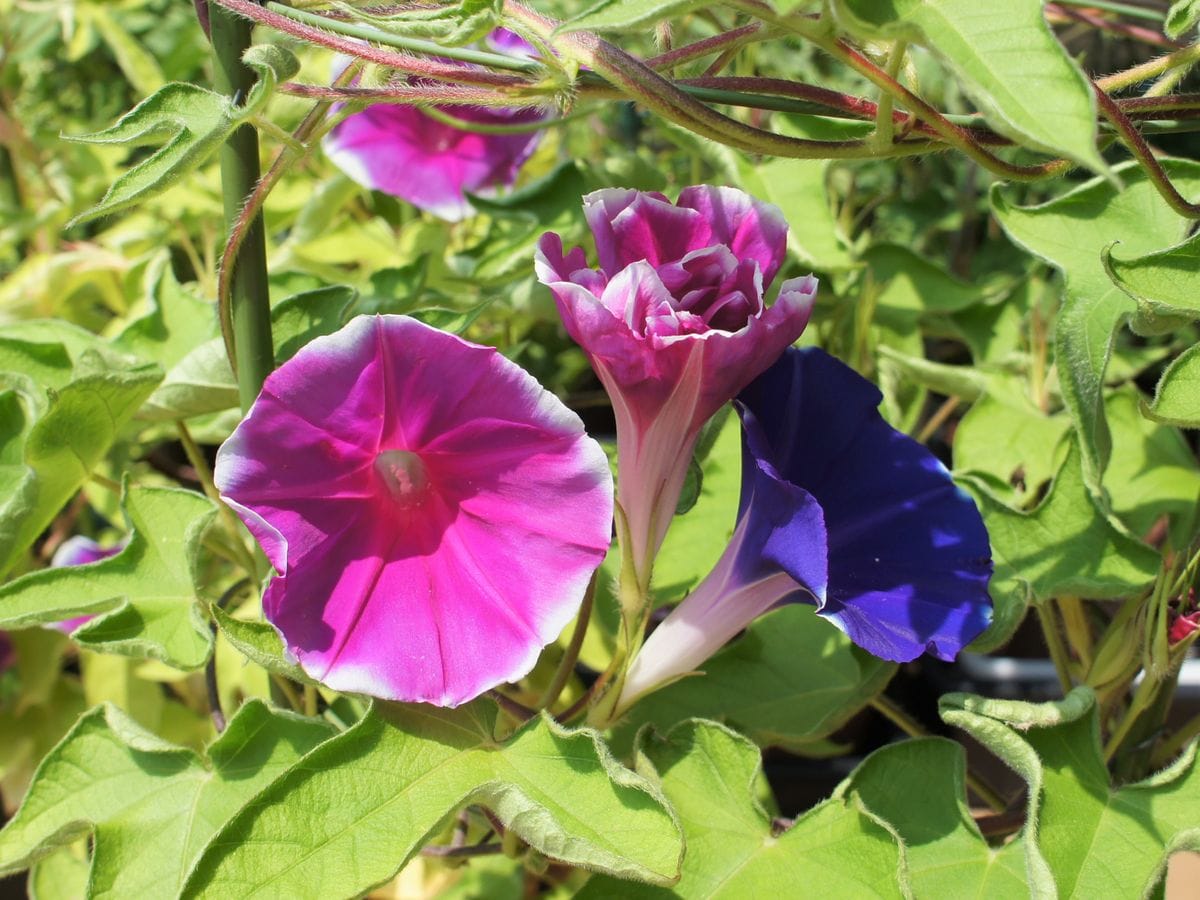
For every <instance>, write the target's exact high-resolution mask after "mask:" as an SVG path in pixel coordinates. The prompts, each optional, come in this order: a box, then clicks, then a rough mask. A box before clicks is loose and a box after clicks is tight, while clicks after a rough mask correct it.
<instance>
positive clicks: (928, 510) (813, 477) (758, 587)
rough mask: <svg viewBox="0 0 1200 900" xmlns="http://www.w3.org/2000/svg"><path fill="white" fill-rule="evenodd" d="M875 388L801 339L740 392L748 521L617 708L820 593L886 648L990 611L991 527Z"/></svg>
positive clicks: (837, 613)
mask: <svg viewBox="0 0 1200 900" xmlns="http://www.w3.org/2000/svg"><path fill="white" fill-rule="evenodd" d="M881 399H882V396H881V395H880V393H879V390H878V389H877V388H876V387H875V386H874V385H873V384H871V383H870V382H869V381H867V380H866V379H864V378H862V377H861V376H860V375H858V374H857V373H856V372H854V371H853V370H852V369H850V368H849V367H848V366H846V365H845V364H843V363H841V362H839V361H838V360H836V359H834V358H833V357H832V356H830V355H828V354H827V353H824V352H822V351H820V350H817V349H812V348H810V349H804V350H799V349H796V348H791V349H789V350H787V351H786V352H785V353H784V354H783V356H782V357H781V358H780V359H779V361H778V362H776V363H775V364H774V365H773V366H772V367H771V368H769V369H768V370H767V371H766V372H764V373H763V374H762V375H761V376H759V377H758V378H757V379H756V380H755V381H753V382H752V383H751V384H750V385H749V387H747V388H746V389H745V390H744V391H743V392H742V393H741V394H740V395H739V396H738V398H737V401H736V403H735V406H736V408H737V411H738V414H739V416H740V417H741V420H742V491H741V502H740V504H739V510H738V521H737V527H736V528H735V530H734V534H733V538H732V540H731V541H730V544H729V547H728V548H727V549H726V551H725V553H724V554H723V555H722V557H721V559H720V560H719V561H718V562H717V565H716V566H715V567H714V568H713V570H712V572H710V573H709V574H708V576H706V577H705V579H704V580H703V581H702V582H701V583H700V584H699V585H698V586H697V587H696V589H695V590H694V591H693V592H692V593H691V594H690V595H689V596H688V597H687V598H686V599H685V600H684V601H683V602H682V603H680V604H679V606H677V607H676V608H675V609H674V610H673V611H672V612H671V614H670V615H668V616H667V618H666V619H665V620H664V621H663V623H662V624H661V625H660V626H659V627H658V628H657V629H656V630H655V631H654V632H653V634H651V635H650V637H649V638H648V639H647V640H646V643H645V644H644V645H643V646H642V648H641V650H640V652H639V653H638V655H637V656H636V658H635V659H634V661H633V663H632V665H631V667H630V669H629V673H628V678H627V680H626V684H625V687H624V690H623V692H622V698H621V703H620V707H621V708H622V709H625V708H628V707H629V706H630V705H632V703H633V702H634V701H635V700H637V698H638V697H640V696H642V695H644V694H646V693H648V692H650V691H652V690H654V689H655V688H657V687H659V686H661V685H663V684H666V683H667V682H669V681H673V680H675V679H676V678H678V677H680V676H682V675H685V674H687V673H688V672H691V671H694V670H695V669H696V668H697V667H698V666H699V665H701V664H702V663H703V662H704V661H705V660H706V659H708V657H710V656H711V655H712V654H713V653H715V652H716V651H717V650H718V649H719V648H720V647H721V646H722V645H723V644H724V643H725V642H726V641H728V640H729V639H730V638H732V637H733V636H734V635H736V634H737V633H738V632H739V631H741V630H742V629H743V628H745V627H746V626H747V625H748V624H749V623H750V622H751V621H752V620H753V619H755V618H756V617H757V616H759V615H761V614H762V613H764V612H766V611H767V610H769V609H771V608H773V607H774V606H776V605H778V604H780V603H785V602H793V601H800V602H808V603H814V604H815V605H816V607H817V614H818V615H820V616H822V617H824V618H826V619H828V620H829V621H831V622H833V623H834V624H835V625H836V626H837V627H838V628H840V629H841V630H842V631H844V632H845V633H846V634H847V635H849V637H850V639H851V640H853V641H854V643H856V644H858V645H859V646H860V647H862V648H863V649H865V650H868V651H869V652H871V653H873V654H875V655H876V656H878V657H881V658H883V659H888V660H893V661H896V662H906V661H908V660H912V659H915V658H916V657H918V656H920V655H921V654H922V653H929V654H931V655H933V656H936V657H938V658H939V659H945V660H950V659H953V658H954V657H955V655H957V653H958V652H959V650H961V649H962V648H963V647H964V646H966V645H967V644H968V643H970V642H971V641H972V640H974V638H976V637H977V636H978V635H979V634H981V633H982V632H983V630H984V629H985V628H986V627H987V626H988V623H989V622H990V621H991V600H990V599H989V597H988V591H987V584H988V578H989V576H990V575H991V571H992V563H991V558H990V552H989V546H988V536H987V531H986V530H985V529H984V526H983V521H982V519H981V518H980V515H979V511H978V510H977V509H976V507H975V504H974V502H973V501H972V500H971V498H970V497H969V496H967V495H966V494H965V493H964V492H963V491H961V490H960V489H959V488H958V487H956V486H955V484H954V482H953V481H952V480H951V478H950V473H949V472H947V471H946V469H945V467H944V466H942V464H941V463H940V462H938V460H937V459H936V458H935V457H934V456H933V454H932V453H930V451H929V450H928V449H926V448H925V447H924V446H922V445H921V444H919V443H917V442H916V441H914V440H913V439H912V438H910V437H908V436H907V435H904V434H901V433H900V432H898V431H896V430H895V429H894V428H892V427H891V426H890V425H888V424H887V422H885V421H884V419H883V417H882V416H880V414H879V411H878V409H877V407H878V405H879V402H880V400H881Z"/></svg>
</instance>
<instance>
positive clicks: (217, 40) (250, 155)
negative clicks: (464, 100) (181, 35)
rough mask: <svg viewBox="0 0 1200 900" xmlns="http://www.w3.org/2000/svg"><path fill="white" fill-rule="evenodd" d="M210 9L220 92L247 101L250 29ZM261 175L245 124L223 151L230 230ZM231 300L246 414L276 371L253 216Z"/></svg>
mask: <svg viewBox="0 0 1200 900" xmlns="http://www.w3.org/2000/svg"><path fill="white" fill-rule="evenodd" d="M208 9H209V22H210V23H211V28H212V45H213V53H214V60H215V63H216V65H215V70H216V78H215V82H216V88H217V90H218V91H220V92H221V93H224V94H228V95H230V96H231V97H233V98H234V99H235V102H238V101H241V100H244V99H245V97H246V95H247V94H248V93H249V92H250V89H251V88H252V87H253V86H254V82H255V78H256V76H255V74H254V71H253V70H252V69H250V68H249V67H247V66H246V65H244V64H243V63H242V54H243V53H245V52H246V49H247V48H248V47H249V46H250V31H251V25H250V23H249V22H247V21H246V20H245V19H243V18H240V17H238V16H235V15H233V14H231V13H230V12H229V11H228V10H227V9H224V8H222V7H220V6H218V5H217V4H216V3H213V2H210V3H209V6H208ZM258 176H259V161H258V133H257V132H256V131H255V130H254V128H253V126H251V125H242V126H241V127H239V128H238V129H237V130H236V131H235V132H234V133H233V134H232V135H230V137H229V140H228V141H226V143H225V146H224V147H222V148H221V192H222V194H223V196H224V199H225V219H226V221H227V222H228V224H229V227H230V228H232V227H233V225H234V223H235V222H237V219H238V215H239V213H240V212H241V209H242V206H243V205H244V204H245V202H246V198H247V197H249V196H250V194H251V193H252V192H253V190H254V185H255V184H256V183H257V182H258ZM230 297H231V307H232V315H231V319H232V330H233V335H232V338H233V340H232V343H233V346H234V355H233V357H232V358H231V359H230V361H229V362H230V364H231V365H232V366H233V368H234V371H235V372H236V373H237V381H238V397H239V398H240V399H241V403H242V409H243V410H247V409H249V408H250V404H251V403H253V402H254V398H255V397H257V396H258V392H259V390H260V389H261V388H262V383H263V381H264V380H266V377H267V376H268V375H269V374H270V373H271V370H272V369H274V368H275V350H274V346H273V345H272V343H271V301H270V297H269V294H268V286H267V242H266V231H265V229H264V227H263V220H262V216H261V214H260V215H258V216H255V218H254V221H253V222H252V223H251V225H250V227H249V228H248V229H247V230H246V234H245V237H244V238H243V239H242V245H241V249H240V251H239V253H238V255H237V260H236V263H235V265H234V267H233V272H232V280H231V290H230ZM227 342H228V336H227Z"/></svg>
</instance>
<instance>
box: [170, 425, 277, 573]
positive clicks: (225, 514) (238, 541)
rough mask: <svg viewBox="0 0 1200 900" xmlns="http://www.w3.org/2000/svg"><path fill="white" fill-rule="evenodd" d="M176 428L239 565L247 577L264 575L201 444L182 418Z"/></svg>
mask: <svg viewBox="0 0 1200 900" xmlns="http://www.w3.org/2000/svg"><path fill="white" fill-rule="evenodd" d="M175 429H176V431H177V432H178V433H179V443H180V444H182V445H183V452H184V454H185V455H186V456H187V458H188V462H189V463H191V466H192V468H193V469H194V470H195V472H196V479H197V480H198V481H199V482H200V488H201V489H202V490H203V491H204V496H206V497H208V499H209V500H211V501H212V502H213V503H215V504H216V506H217V510H218V514H219V515H220V517H221V523H222V524H223V525H224V526H225V531H226V532H227V533H228V535H229V543H230V545H231V549H232V550H233V551H234V554H235V555H236V556H237V558H238V560H237V561H238V565H240V566H241V567H242V570H243V571H244V572H245V573H246V575H247V577H249V578H253V579H255V580H258V579H259V578H261V577H262V573H261V572H260V571H259V567H258V565H257V564H256V563H255V561H254V555H253V554H252V553H250V551H248V550H247V549H246V545H245V544H244V543H243V542H242V525H241V523H240V522H239V521H238V518H237V516H235V515H234V514H233V510H231V509H230V508H229V507H228V506H226V505H225V501H224V500H222V499H221V492H220V491H218V490H217V485H216V483H215V482H214V481H213V474H212V470H211V469H209V467H208V460H207V459H205V458H204V454H203V453H202V452H201V450H200V446H199V445H198V444H197V443H196V441H195V440H194V439H193V438H192V433H191V432H190V431H189V430H188V427H187V425H185V424H184V422H183V420H182V419H177V420H176V421H175Z"/></svg>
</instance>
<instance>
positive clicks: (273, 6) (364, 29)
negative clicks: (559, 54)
mask: <svg viewBox="0 0 1200 900" xmlns="http://www.w3.org/2000/svg"><path fill="white" fill-rule="evenodd" d="M263 6H265V7H266V8H267V9H269V10H271V12H274V13H278V14H279V15H281V16H285V17H287V18H289V19H291V20H292V21H294V22H300V23H302V24H304V25H312V26H314V27H316V28H320V29H322V30H324V31H331V32H333V33H334V34H341V35H344V36H346V37H352V38H358V39H359V40H363V41H371V42H372V43H375V44H382V45H384V46H385V47H395V48H396V49H397V50H407V51H409V52H410V53H422V54H425V55H427V56H434V57H438V56H440V57H442V58H444V59H453V60H455V61H457V62H465V63H471V64H472V65H477V66H488V67H490V68H493V69H504V70H506V71H509V72H540V71H542V69H543V68H544V67H543V66H542V64H541V63H539V62H536V61H534V60H531V59H518V58H516V57H512V56H505V55H504V54H502V53H489V52H487V51H486V50H472V49H471V48H469V47H445V46H443V45H442V44H438V43H434V42H433V41H423V40H420V39H419V38H409V37H404V36H403V35H399V34H394V33H392V32H390V31H385V30H383V29H382V28H374V27H372V26H370V25H360V24H358V23H356V22H345V21H342V20H339V19H332V18H329V17H328V16H320V15H317V14H315V13H309V12H301V11H300V10H298V9H293V8H292V7H290V6H286V5H285V4H283V3H273V2H272V3H264V4H263Z"/></svg>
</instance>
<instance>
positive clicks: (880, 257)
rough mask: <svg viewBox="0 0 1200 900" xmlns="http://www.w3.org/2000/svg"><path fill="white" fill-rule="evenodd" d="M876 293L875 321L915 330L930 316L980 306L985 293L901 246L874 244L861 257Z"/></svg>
mask: <svg viewBox="0 0 1200 900" xmlns="http://www.w3.org/2000/svg"><path fill="white" fill-rule="evenodd" d="M862 260H863V262H864V263H866V265H867V273H868V277H869V278H870V279H871V282H872V284H873V286H874V288H875V289H876V291H877V293H876V295H875V318H876V320H878V321H881V322H884V323H886V324H888V325H891V326H892V327H893V328H905V327H914V326H915V325H916V323H917V320H918V319H919V318H920V317H921V316H923V315H925V314H928V313H953V312H958V311H960V310H963V309H966V308H968V307H970V306H973V305H975V304H976V303H979V302H980V301H981V300H982V299H983V292H982V291H981V290H980V289H979V288H978V287H975V286H974V285H971V284H967V283H966V282H964V281H961V280H959V279H958V278H955V277H954V276H953V275H951V274H950V273H949V272H947V271H946V270H945V269H943V268H942V267H941V266H939V265H937V264H936V263H934V262H932V261H931V260H928V259H925V258H924V257H922V256H918V255H917V254H916V253H914V252H913V251H912V250H909V249H908V248H907V247H901V246H900V245H898V244H874V245H872V246H871V247H870V248H869V249H868V250H867V251H866V252H865V253H864V254H863V257H862Z"/></svg>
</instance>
